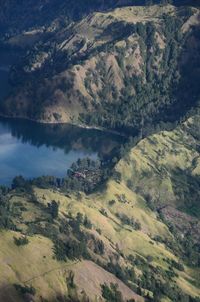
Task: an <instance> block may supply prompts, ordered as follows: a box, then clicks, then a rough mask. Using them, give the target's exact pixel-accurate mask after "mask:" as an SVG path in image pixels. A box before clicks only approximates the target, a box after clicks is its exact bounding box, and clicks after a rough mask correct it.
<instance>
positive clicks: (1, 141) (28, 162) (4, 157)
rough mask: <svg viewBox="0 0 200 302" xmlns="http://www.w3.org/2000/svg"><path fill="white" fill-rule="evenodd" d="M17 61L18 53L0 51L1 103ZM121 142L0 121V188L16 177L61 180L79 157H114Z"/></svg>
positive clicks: (115, 138)
mask: <svg viewBox="0 0 200 302" xmlns="http://www.w3.org/2000/svg"><path fill="white" fill-rule="evenodd" d="M19 59H20V56H19V53H16V52H15V51H13V50H12V51H8V50H4V49H0V102H1V100H3V99H5V97H6V96H8V95H9V92H10V89H11V84H10V81H9V74H10V70H11V66H12V65H13V64H17V62H18V61H19ZM122 142H123V139H122V138H121V137H119V136H116V135H113V134H112V135H111V134H107V133H103V132H101V131H93V130H86V129H80V128H77V127H73V126H69V125H42V124H37V123H33V122H30V121H24V120H13V119H12V120H9V119H3V118H0V185H2V184H6V185H10V184H11V182H12V179H13V178H14V177H15V176H16V175H22V176H24V177H25V178H34V177H38V176H42V175H53V176H57V177H63V176H65V175H66V172H67V169H68V168H69V167H70V166H71V164H72V163H73V162H74V161H76V160H77V159H78V158H83V157H90V158H93V159H96V158H106V157H110V156H114V154H115V153H116V152H117V151H118V150H119V146H120V144H121V143H122Z"/></svg>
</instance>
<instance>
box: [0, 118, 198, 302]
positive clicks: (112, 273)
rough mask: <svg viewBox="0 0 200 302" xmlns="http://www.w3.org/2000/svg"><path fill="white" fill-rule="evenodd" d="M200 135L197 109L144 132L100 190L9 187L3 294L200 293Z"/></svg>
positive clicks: (181, 296)
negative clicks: (170, 126)
mask: <svg viewBox="0 0 200 302" xmlns="http://www.w3.org/2000/svg"><path fill="white" fill-rule="evenodd" d="M199 138H200V137H199V114H196V115H195V116H193V117H192V118H189V119H188V120H187V121H186V122H185V123H184V124H182V125H181V126H178V127H177V128H176V129H175V130H174V131H169V132H166V131H165V132H160V133H158V134H155V135H152V136H150V137H148V138H146V139H144V140H142V141H141V142H140V143H139V144H138V145H137V146H136V147H134V148H133V149H132V150H131V152H129V153H128V155H126V156H125V158H124V159H122V160H121V161H120V162H119V163H118V164H117V165H116V168H115V170H116V171H115V173H114V175H113V178H112V179H110V180H109V181H107V182H106V184H105V186H102V187H101V188H98V189H96V192H93V193H91V194H85V193H84V192H80V190H79V189H78V190H76V189H75V188H73V189H72V190H70V188H69V187H68V188H67V187H65V186H60V187H57V186H56V185H55V184H51V185H47V183H46V184H45V181H43V182H41V181H40V182H38V181H37V182H36V181H34V182H32V183H30V182H28V181H24V180H22V179H20V178H17V179H15V181H14V182H13V189H12V190H9V189H6V188H2V189H1V195H0V197H1V199H0V213H1V216H0V227H1V230H2V231H1V236H0V244H1V249H0V267H1V270H0V286H1V289H0V297H1V299H2V300H3V301H5V302H7V301H8V302H10V301H17V302H18V301H19V302H21V301H30V300H31V301H36V302H37V301H50V302H51V301H112V302H114V301H121V302H122V301H134V299H135V301H144V299H145V300H146V301H154V302H155V301H159V302H160V301H172V302H175V301H195V302H196V301H199V299H198V298H200V284H199V280H200V278H199V276H200V268H199V264H200V253H199V252H200V250H199V239H200V233H199V229H200V228H199V219H198V218H199V216H198V215H199V214H198V213H199V212H198V211H199V204H198V200H199V199H198V198H199V196H198V194H199V190H198V188H199V158H200V156H199ZM147 152H148V153H147ZM177 171H178V172H177ZM190 177H193V181H192V182H191V181H190ZM180 182H184V183H181V185H180ZM39 183H40V186H36V184H38V185H39ZM193 186H196V188H194V187H193ZM164 197H165V198H164ZM191 205H192V206H191ZM175 208H176V209H175ZM194 209H195V210H194ZM195 216H196V217H195ZM197 217H198V218H197ZM113 284H117V287H116V286H114V285H113ZM116 295H117V297H118V298H115V297H116ZM121 295H122V296H121ZM189 296H190V297H189ZM117 299H118V300H117Z"/></svg>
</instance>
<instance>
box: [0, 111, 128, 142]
mask: <svg viewBox="0 0 200 302" xmlns="http://www.w3.org/2000/svg"><path fill="white" fill-rule="evenodd" d="M0 118H4V119H8V120H9V119H10V120H25V121H30V122H33V123H36V124H43V125H70V126H74V127H78V128H82V129H86V130H97V131H101V132H105V133H110V134H113V135H117V136H121V137H124V138H129V136H128V135H126V134H125V133H121V132H118V131H115V130H111V129H106V128H104V127H100V126H88V125H85V124H79V123H72V122H71V123H70V122H47V121H42V120H35V119H32V118H29V117H24V116H23V117H22V116H9V115H4V114H2V113H0Z"/></svg>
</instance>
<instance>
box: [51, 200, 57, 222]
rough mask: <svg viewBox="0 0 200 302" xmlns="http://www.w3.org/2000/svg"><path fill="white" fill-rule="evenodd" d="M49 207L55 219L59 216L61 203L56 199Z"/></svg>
mask: <svg viewBox="0 0 200 302" xmlns="http://www.w3.org/2000/svg"><path fill="white" fill-rule="evenodd" d="M48 209H49V212H50V214H51V216H52V218H53V219H55V218H57V217H58V212H59V204H58V203H57V202H56V201H55V200H53V201H52V202H51V203H49V204H48Z"/></svg>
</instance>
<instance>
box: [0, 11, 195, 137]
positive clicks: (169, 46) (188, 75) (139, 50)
mask: <svg viewBox="0 0 200 302" xmlns="http://www.w3.org/2000/svg"><path fill="white" fill-rule="evenodd" d="M27 39H28V41H29V42H28V43H33V42H30V41H34V43H33V44H34V45H33V47H31V48H29V50H28V52H27V54H26V56H25V57H24V58H23V59H22V60H21V63H20V64H18V65H17V66H13V68H12V71H11V74H10V81H11V83H12V85H13V89H12V91H11V93H10V95H9V97H8V98H6V99H5V101H4V102H1V107H0V111H1V113H2V114H3V115H7V116H14V117H25V118H30V119H34V120H37V121H42V122H54V123H57V122H68V123H75V124H87V125H88V124H90V125H92V126H103V127H105V128H113V129H118V130H123V129H125V130H126V131H128V129H131V130H130V131H131V133H133V134H134V133H137V132H138V131H139V130H140V128H141V125H143V128H144V129H149V125H151V127H156V126H157V125H158V124H162V123H163V122H164V123H174V122H176V121H177V120H180V119H181V118H182V117H183V116H184V115H185V114H186V113H187V111H188V110H190V109H191V108H192V107H194V106H195V104H196V103H197V102H198V99H199V85H198V78H199V61H200V60H199V53H200V52H199V45H200V44H199V9H197V8H191V7H181V8H176V7H174V6H170V5H164V6H157V5H154V6H148V7H140V6H138V7H136V6H134V7H122V8H117V9H114V10H110V11H109V12H103V13H102V12H95V13H91V14H89V15H87V16H86V17H85V18H83V19H81V21H76V22H74V23H70V25H67V24H66V25H65V24H60V23H59V22H58V23H55V24H54V25H51V26H50V27H45V30H42V29H40V31H39V30H37V31H31V32H27V33H24V34H23V35H19V36H14V37H12V38H10V39H8V40H7V44H6V45H7V46H8V45H12V47H14V46H15V47H22V48H23V47H27V44H26V43H27Z"/></svg>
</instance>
